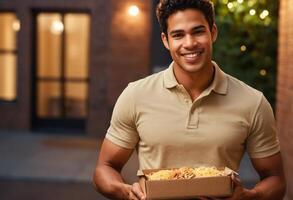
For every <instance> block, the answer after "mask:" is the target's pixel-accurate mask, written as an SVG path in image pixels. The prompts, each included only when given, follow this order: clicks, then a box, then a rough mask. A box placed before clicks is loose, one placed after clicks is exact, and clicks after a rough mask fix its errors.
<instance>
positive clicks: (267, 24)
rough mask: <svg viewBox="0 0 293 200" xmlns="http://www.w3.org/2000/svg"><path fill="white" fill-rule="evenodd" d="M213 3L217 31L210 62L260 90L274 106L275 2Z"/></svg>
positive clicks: (237, 0)
mask: <svg viewBox="0 0 293 200" xmlns="http://www.w3.org/2000/svg"><path fill="white" fill-rule="evenodd" d="M213 2H214V5H215V12H216V24H217V27H218V30H219V33H218V39H217V41H216V42H215V44H214V60H215V61H217V63H218V64H219V65H220V66H221V68H222V69H223V70H224V71H225V72H227V73H228V74H231V75H233V76H235V77H237V78H238V79H240V80H242V81H244V82H246V83H247V84H249V85H251V86H252V87H254V88H256V89H258V90H260V91H262V92H263V93H264V95H265V96H266V97H267V98H268V100H269V101H270V103H271V104H272V105H273V106H274V104H275V92H276V89H275V85H276V68H277V41H278V36H277V34H278V31H277V30H278V29H277V28H278V24H277V23H278V1H269V0H243V1H241V0H234V1H232V0H213ZM254 12H255V14H254Z"/></svg>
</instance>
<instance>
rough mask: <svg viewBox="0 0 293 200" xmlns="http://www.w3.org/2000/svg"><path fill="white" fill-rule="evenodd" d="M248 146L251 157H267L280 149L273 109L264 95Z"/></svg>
mask: <svg viewBox="0 0 293 200" xmlns="http://www.w3.org/2000/svg"><path fill="white" fill-rule="evenodd" d="M246 147H247V152H248V154H249V155H250V157H251V158H265V157H268V156H271V155H273V154H275V153H277V152H279V151H280V146H279V141H278V138H277V134H276V122H275V118H274V114H273V110H272V108H271V106H270V104H269V102H268V101H267V100H266V98H265V97H264V96H263V95H262V97H261V100H260V103H259V106H258V108H257V110H256V112H255V115H254V117H253V121H252V126H251V129H250V133H249V136H248V139H247V146H246Z"/></svg>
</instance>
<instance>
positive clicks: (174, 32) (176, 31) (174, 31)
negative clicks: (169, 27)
mask: <svg viewBox="0 0 293 200" xmlns="http://www.w3.org/2000/svg"><path fill="white" fill-rule="evenodd" d="M183 32H184V31H183V30H173V31H171V32H170V35H172V34H176V33H183Z"/></svg>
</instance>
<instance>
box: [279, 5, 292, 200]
mask: <svg viewBox="0 0 293 200" xmlns="http://www.w3.org/2000/svg"><path fill="white" fill-rule="evenodd" d="M292 13H293V0H281V1H280V19H279V64H278V65H279V66H278V86H277V125H278V130H279V138H280V142H281V148H282V153H283V159H284V165H285V166H284V168H285V172H286V176H287V177H286V178H287V195H286V199H287V200H289V199H293V173H292V169H293V154H292V152H293V139H292V138H291V137H292V136H293V123H292V122H293V15H292Z"/></svg>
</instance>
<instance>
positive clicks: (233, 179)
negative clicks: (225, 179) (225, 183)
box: [231, 174, 242, 187]
mask: <svg viewBox="0 0 293 200" xmlns="http://www.w3.org/2000/svg"><path fill="white" fill-rule="evenodd" d="M231 178H232V181H233V183H234V184H235V187H237V186H242V184H241V180H240V178H239V176H237V175H235V174H232V176H231Z"/></svg>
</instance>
